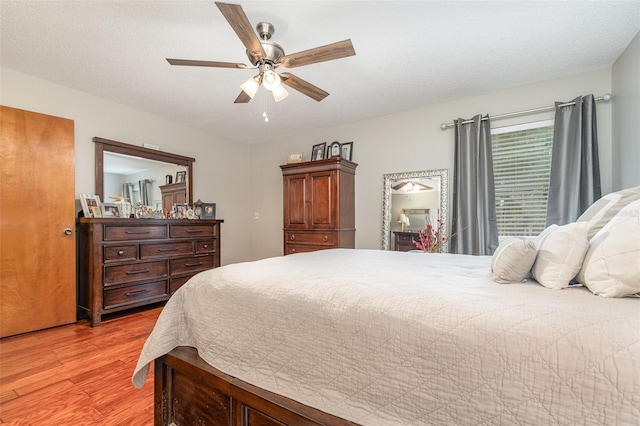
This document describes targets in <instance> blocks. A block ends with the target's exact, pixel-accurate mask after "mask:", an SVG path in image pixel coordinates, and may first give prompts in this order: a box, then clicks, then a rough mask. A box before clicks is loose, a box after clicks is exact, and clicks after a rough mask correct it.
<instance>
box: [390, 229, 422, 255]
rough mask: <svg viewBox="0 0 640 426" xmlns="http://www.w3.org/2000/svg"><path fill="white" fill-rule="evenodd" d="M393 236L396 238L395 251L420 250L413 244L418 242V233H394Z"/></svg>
mask: <svg viewBox="0 0 640 426" xmlns="http://www.w3.org/2000/svg"><path fill="white" fill-rule="evenodd" d="M393 235H394V236H395V245H394V250H395V251H409V250H418V248H417V247H416V246H415V245H414V244H413V241H414V240H418V233H417V232H400V231H394V232H393Z"/></svg>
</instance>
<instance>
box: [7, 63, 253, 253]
mask: <svg viewBox="0 0 640 426" xmlns="http://www.w3.org/2000/svg"><path fill="white" fill-rule="evenodd" d="M0 73H1V74H0V75H1V77H2V78H1V79H0V96H1V97H0V103H1V104H2V105H5V106H10V107H13V108H20V109H24V110H28V111H34V112H39V113H42V114H49V115H54V116H58V117H64V118H68V119H71V120H74V122H75V151H76V164H75V167H76V182H75V186H76V187H75V192H76V194H82V193H87V194H93V193H95V188H94V186H95V183H94V182H95V181H94V144H93V142H92V138H93V137H94V136H100V137H103V138H106V139H112V140H116V141H120V142H125V143H129V144H132V145H142V144H143V143H151V144H153V145H158V146H160V149H161V150H162V151H167V152H173V153H176V154H180V155H185V156H188V157H193V158H195V159H196V162H195V163H194V165H193V175H194V176H193V182H194V184H193V186H194V188H193V196H194V198H193V199H194V201H195V200H197V199H198V198H200V199H201V200H202V201H205V202H212V203H217V215H216V216H217V217H218V218H220V219H224V221H225V223H224V224H223V225H222V231H221V233H222V240H221V244H222V247H221V260H222V263H223V264H227V263H235V262H239V261H242V260H245V259H246V257H247V241H248V240H249V227H248V226H247V220H248V217H249V216H248V210H247V207H248V205H249V204H248V199H247V196H248V194H247V188H248V187H249V179H248V176H247V173H244V172H243V171H244V170H246V169H247V164H248V160H247V158H248V153H249V147H248V146H247V145H243V144H239V143H237V142H232V141H229V140H227V139H225V138H223V137H221V136H217V135H213V134H209V133H206V132H203V131H201V130H198V129H195V128H194V127H190V126H186V125H184V124H180V123H176V122H174V121H172V120H170V119H167V118H164V117H159V116H155V115H152V114H149V113H146V112H143V111H140V110H136V109H134V108H130V107H128V106H126V105H122V104H117V103H115V102H112V101H109V100H106V99H104V98H99V97H96V96H93V95H89V94H87V93H84V92H80V91H77V90H73V89H70V88H68V87H64V86H60V85H57V84H53V83H50V82H48V81H45V80H41V79H38V78H35V77H32V76H29V75H27V74H23V73H19V72H16V71H13V70H10V69H8V68H0ZM36 170H37V169H36Z"/></svg>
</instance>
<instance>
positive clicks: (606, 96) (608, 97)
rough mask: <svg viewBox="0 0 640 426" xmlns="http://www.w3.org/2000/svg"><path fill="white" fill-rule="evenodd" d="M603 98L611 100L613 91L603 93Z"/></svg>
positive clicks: (607, 100)
mask: <svg viewBox="0 0 640 426" xmlns="http://www.w3.org/2000/svg"><path fill="white" fill-rule="evenodd" d="M602 100H603V101H605V102H609V101H610V100H611V93H605V94H604V95H602Z"/></svg>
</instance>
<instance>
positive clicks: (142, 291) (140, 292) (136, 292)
mask: <svg viewBox="0 0 640 426" xmlns="http://www.w3.org/2000/svg"><path fill="white" fill-rule="evenodd" d="M142 293H149V290H148V289H144V290H136V291H129V292H127V293H125V296H127V297H131V296H137V295H138V294H142Z"/></svg>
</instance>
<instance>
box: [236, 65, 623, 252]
mask: <svg viewBox="0 0 640 426" xmlns="http://www.w3.org/2000/svg"><path fill="white" fill-rule="evenodd" d="M429 84H432V83H429ZM433 84H435V83H433ZM610 92H611V71H610V70H608V69H605V70H600V71H596V72H591V73H586V74H582V75H578V76H574V77H569V78H562V79H557V80H552V81H546V82H541V83H538V84H532V85H527V86H522V87H517V88H513V89H509V90H502V91H498V92H493V93H488V94H485V95H481V96H475V97H471V98H466V99H459V100H454V101H451V102H447V103H443V104H437V105H430V106H426V107H424V108H420V109H415V110H411V111H406V112H402V113H398V114H393V115H389V116H384V117H378V118H374V119H369V120H364V121H360V122H356V123H350V124H346V125H343V126H339V127H334V128H327V129H318V130H317V131H315V132H309V133H307V134H300V135H297V136H296V137H295V138H288V139H281V140H275V141H271V142H267V143H263V144H259V145H253V146H252V147H251V151H250V164H249V170H250V185H251V188H250V191H249V199H250V206H251V207H250V209H251V210H252V211H254V212H259V214H260V216H259V219H258V220H253V221H252V222H251V223H252V224H251V233H250V234H251V258H252V259H259V258H263V257H269V256H277V255H281V254H282V250H283V247H282V246H283V242H282V175H281V173H280V168H279V167H278V166H279V165H281V164H284V163H285V162H286V155H287V152H288V151H304V152H305V158H309V155H310V153H311V147H312V145H314V144H317V143H320V142H325V141H326V142H331V141H334V140H338V141H340V142H349V141H353V142H354V146H353V161H354V162H356V163H358V164H359V166H358V168H357V169H356V228H357V231H356V247H357V248H366V249H378V248H380V246H381V229H382V175H383V174H385V173H398V172H406V171H416V170H430V169H449V172H450V175H452V173H453V131H452V130H451V129H449V130H444V131H443V130H441V129H440V124H441V123H443V122H451V121H452V120H453V119H455V118H459V117H461V118H470V117H472V116H473V115H475V114H478V113H483V114H487V113H488V114H489V115H497V114H503V113H508V112H514V111H521V110H526V109H531V108H538V107H542V106H550V105H553V102H554V101H569V100H572V99H574V98H575V97H577V96H579V95H586V94H590V93H593V94H594V95H596V96H601V95H603V94H605V93H610ZM614 102H615V99H614ZM597 108H598V109H597V116H598V137H599V147H600V164H601V173H602V186H603V188H602V189H603V193H607V192H610V191H611V190H612V146H611V133H612V129H611V103H608V104H607V103H600V104H598V107H597ZM549 118H553V113H552V112H550V113H542V114H537V115H529V116H524V117H518V118H512V119H508V120H500V121H494V122H493V126H494V127H500V126H504V125H508V124H509V125H510V124H518V123H525V122H531V121H537V120H544V119H549ZM451 177H452V176H451Z"/></svg>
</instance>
